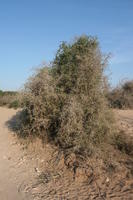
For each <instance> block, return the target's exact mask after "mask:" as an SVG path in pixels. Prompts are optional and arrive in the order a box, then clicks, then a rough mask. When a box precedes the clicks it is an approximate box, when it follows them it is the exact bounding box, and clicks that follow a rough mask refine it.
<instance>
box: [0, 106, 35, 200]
mask: <svg viewBox="0 0 133 200" xmlns="http://www.w3.org/2000/svg"><path fill="white" fill-rule="evenodd" d="M15 114H16V111H15V110H13V109H7V108H0V200H29V199H30V200H31V199H32V198H31V194H30V192H29V187H30V181H32V179H33V177H34V174H35V173H34V168H31V169H30V168H29V164H31V163H30V162H27V163H26V160H25V154H24V151H22V148H21V147H20V145H19V144H17V141H16V140H15V137H13V133H12V132H11V131H9V129H8V127H7V125H6V123H7V121H8V120H9V119H11V117H12V116H13V115H15ZM28 163H29V164H28ZM27 180H28V181H27Z"/></svg>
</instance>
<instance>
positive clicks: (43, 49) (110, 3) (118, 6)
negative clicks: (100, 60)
mask: <svg viewBox="0 0 133 200" xmlns="http://www.w3.org/2000/svg"><path fill="white" fill-rule="evenodd" d="M81 34H89V35H94V36H97V37H98V38H99V41H100V46H101V49H102V51H103V52H104V53H108V52H111V53H112V58H111V60H110V63H109V67H110V69H109V71H108V73H111V76H110V81H111V84H112V85H113V86H114V85H116V84H117V83H118V82H119V81H120V80H121V79H123V78H128V79H133V0H0V88H1V89H3V90H16V89H19V88H20V87H21V86H22V85H23V83H24V82H25V80H26V79H27V78H28V77H29V75H30V74H31V69H32V68H33V67H36V66H38V65H39V64H41V63H42V62H43V61H47V62H48V61H50V60H52V59H53V58H54V56H55V53H56V50H57V49H58V46H59V44H60V42H61V41H70V40H72V39H73V38H74V36H78V35H81Z"/></svg>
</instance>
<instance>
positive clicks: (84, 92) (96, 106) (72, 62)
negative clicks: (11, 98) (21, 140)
mask: <svg viewBox="0 0 133 200" xmlns="http://www.w3.org/2000/svg"><path fill="white" fill-rule="evenodd" d="M105 66H106V58H105V57H103V56H102V54H101V51H100V49H99V44H98V41H97V39H96V38H93V37H88V36H82V37H80V38H77V39H76V40H75V41H74V42H73V43H72V44H67V43H65V42H63V43H62V44H61V45H60V47H59V50H58V51H57V54H56V57H55V59H54V61H53V63H52V66H51V67H43V68H42V69H40V70H39V71H37V73H36V74H35V75H34V76H33V77H31V78H30V80H29V81H28V83H27V84H26V86H25V91H24V112H23V113H24V115H25V117H23V123H22V127H21V131H22V133H23V134H24V135H27V136H28V135H32V136H36V135H38V136H40V137H42V138H43V140H45V139H46V138H47V139H49V140H51V141H53V142H54V143H55V144H57V145H58V146H60V147H61V148H62V149H69V150H71V151H73V152H75V153H81V152H87V153H88V152H89V153H90V152H91V151H92V150H93V148H94V147H95V146H97V147H98V146H99V145H100V144H101V143H103V142H106V141H107V139H108V138H109V135H110V134H111V132H112V123H113V120H112V116H111V115H110V110H109V109H108V106H107V102H106V99H105V95H104V91H105V77H104V75H103V72H104V69H105Z"/></svg>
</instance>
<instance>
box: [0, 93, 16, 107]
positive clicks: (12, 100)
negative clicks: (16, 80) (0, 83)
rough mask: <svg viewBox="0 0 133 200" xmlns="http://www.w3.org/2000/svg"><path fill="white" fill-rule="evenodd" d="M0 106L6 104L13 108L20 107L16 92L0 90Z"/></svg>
mask: <svg viewBox="0 0 133 200" xmlns="http://www.w3.org/2000/svg"><path fill="white" fill-rule="evenodd" d="M0 106H8V107H9V108H15V109H16V108H18V107H20V101H19V96H18V92H14V91H2V90H0Z"/></svg>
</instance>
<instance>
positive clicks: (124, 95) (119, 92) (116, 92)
mask: <svg viewBox="0 0 133 200" xmlns="http://www.w3.org/2000/svg"><path fill="white" fill-rule="evenodd" d="M108 100H109V103H110V105H111V107H113V108H119V109H127V108H129V109H133V80H131V81H127V82H125V83H124V84H122V85H121V86H119V87H117V88H115V89H113V90H112V91H111V92H110V93H109V94H108Z"/></svg>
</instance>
